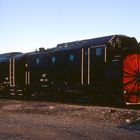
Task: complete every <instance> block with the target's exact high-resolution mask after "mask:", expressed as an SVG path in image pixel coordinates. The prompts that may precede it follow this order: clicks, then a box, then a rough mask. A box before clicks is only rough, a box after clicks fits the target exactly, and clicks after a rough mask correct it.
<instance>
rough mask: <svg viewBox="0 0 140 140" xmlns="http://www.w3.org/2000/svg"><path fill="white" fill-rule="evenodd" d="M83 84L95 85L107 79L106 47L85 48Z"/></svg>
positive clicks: (82, 59) (82, 70)
mask: <svg viewBox="0 0 140 140" xmlns="http://www.w3.org/2000/svg"><path fill="white" fill-rule="evenodd" d="M81 56H82V57H81V84H82V85H95V84H96V83H101V82H103V81H104V79H105V62H106V46H98V47H90V48H83V49H82V55H81Z"/></svg>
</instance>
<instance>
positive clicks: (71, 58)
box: [69, 54, 75, 62]
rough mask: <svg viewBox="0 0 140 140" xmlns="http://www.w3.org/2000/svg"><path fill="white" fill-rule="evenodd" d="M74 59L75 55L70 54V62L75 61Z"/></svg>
mask: <svg viewBox="0 0 140 140" xmlns="http://www.w3.org/2000/svg"><path fill="white" fill-rule="evenodd" d="M74 59H75V56H74V54H70V55H69V61H70V62H72V61H74Z"/></svg>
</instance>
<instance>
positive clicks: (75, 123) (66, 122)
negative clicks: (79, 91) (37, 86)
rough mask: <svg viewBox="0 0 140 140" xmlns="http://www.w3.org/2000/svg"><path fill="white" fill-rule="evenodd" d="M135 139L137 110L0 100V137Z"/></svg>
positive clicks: (139, 123) (139, 129)
mask: <svg viewBox="0 0 140 140" xmlns="http://www.w3.org/2000/svg"><path fill="white" fill-rule="evenodd" d="M1 139H2V140H57V139H59V140H101V139H103V140H115V139H117V140H120V139H123V140H125V139H127V140H129V139H130V140H131V139H133V140H139V139H140V109H136V110H134V109H123V108H112V107H99V106H91V105H90V106H88V105H86V106H82V105H70V104H64V103H63V104H62V103H53V102H48V101H23V100H4V99H1V100H0V140H1Z"/></svg>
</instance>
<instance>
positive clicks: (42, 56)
mask: <svg viewBox="0 0 140 140" xmlns="http://www.w3.org/2000/svg"><path fill="white" fill-rule="evenodd" d="M0 64H2V63H0ZM139 67H140V46H139V44H138V42H137V41H136V39H135V38H133V37H132V38H131V37H128V36H123V35H111V36H106V37H100V38H93V39H87V40H81V41H74V42H68V43H62V44H58V45H57V47H55V48H52V49H48V50H42V49H41V50H40V51H36V52H31V53H27V54H19V55H16V56H15V57H12V58H10V59H9V67H7V72H9V74H8V76H7V78H6V80H7V82H9V91H10V94H11V95H12V94H13V93H14V94H15V95H20V94H21V95H23V94H24V95H25V96H26V97H29V96H43V97H47V98H50V97H53V98H54V97H55V98H60V99H65V98H69V97H73V98H79V97H89V98H91V99H93V101H103V102H113V103H125V104H139V103H140V68H139ZM0 74H1V75H3V71H1V73H0ZM1 81H2V80H1Z"/></svg>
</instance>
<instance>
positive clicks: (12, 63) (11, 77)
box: [9, 58, 15, 87]
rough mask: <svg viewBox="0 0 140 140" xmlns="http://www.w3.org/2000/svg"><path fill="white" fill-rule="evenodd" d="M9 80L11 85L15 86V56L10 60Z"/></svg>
mask: <svg viewBox="0 0 140 140" xmlns="http://www.w3.org/2000/svg"><path fill="white" fill-rule="evenodd" d="M9 82H10V87H15V58H12V59H10V61H9Z"/></svg>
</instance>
